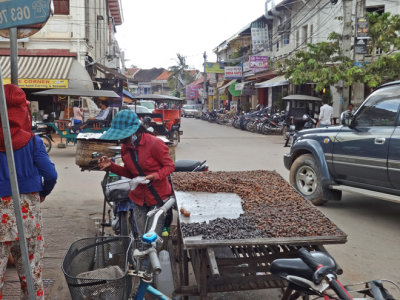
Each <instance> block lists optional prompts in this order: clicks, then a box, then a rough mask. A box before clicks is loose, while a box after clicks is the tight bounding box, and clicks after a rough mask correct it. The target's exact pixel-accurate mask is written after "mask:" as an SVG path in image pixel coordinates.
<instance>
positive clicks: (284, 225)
mask: <svg viewBox="0 0 400 300" xmlns="http://www.w3.org/2000/svg"><path fill="white" fill-rule="evenodd" d="M172 182H173V185H174V189H175V190H176V191H194V192H211V193H218V192H220V193H222V192H224V193H236V194H238V195H239V196H240V197H241V198H242V200H243V203H242V206H243V210H244V215H242V216H241V217H239V218H237V219H226V218H222V219H216V220H213V221H210V223H209V224H206V223H181V229H182V234H183V235H184V236H193V235H199V234H201V235H203V238H204V239H246V238H254V237H260V238H275V237H310V236H313V237H319V236H343V235H345V234H344V233H343V232H342V231H341V230H340V229H338V228H337V226H336V225H335V224H333V223H332V222H331V221H330V220H329V219H328V218H327V217H326V216H325V215H324V214H323V213H322V212H321V211H320V210H318V209H317V208H316V207H315V206H313V205H312V204H311V203H309V202H308V201H307V200H305V199H304V198H303V197H302V196H301V195H299V194H298V193H297V192H296V191H295V189H294V188H293V187H291V186H290V185H289V183H288V182H286V181H285V180H284V179H283V178H282V177H281V176H280V175H279V174H278V173H277V172H275V171H263V170H259V171H235V172H191V173H182V172H178V173H173V175H172ZM227 205H229V203H227Z"/></svg>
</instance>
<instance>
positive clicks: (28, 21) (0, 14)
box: [0, 0, 50, 29]
mask: <svg viewBox="0 0 400 300" xmlns="http://www.w3.org/2000/svg"><path fill="white" fill-rule="evenodd" d="M49 16H50V0H1V1H0V29H6V28H11V27H21V26H24V25H33V24H39V23H44V22H46V21H47V19H48V18H49Z"/></svg>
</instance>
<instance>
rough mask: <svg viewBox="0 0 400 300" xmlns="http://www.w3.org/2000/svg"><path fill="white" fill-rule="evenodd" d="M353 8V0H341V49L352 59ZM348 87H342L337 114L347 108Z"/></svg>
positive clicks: (348, 98) (348, 100)
mask: <svg viewBox="0 0 400 300" xmlns="http://www.w3.org/2000/svg"><path fill="white" fill-rule="evenodd" d="M352 10H353V0H343V41H342V51H343V55H344V56H347V57H349V58H350V59H352V58H353V57H352V55H351V46H352V40H351V38H352V33H353V30H352V22H351V14H352ZM349 94H350V87H348V86H344V84H343V88H342V97H341V101H340V104H339V115H340V114H341V113H342V112H343V111H345V110H346V109H347V106H348V104H349V102H350V95H349Z"/></svg>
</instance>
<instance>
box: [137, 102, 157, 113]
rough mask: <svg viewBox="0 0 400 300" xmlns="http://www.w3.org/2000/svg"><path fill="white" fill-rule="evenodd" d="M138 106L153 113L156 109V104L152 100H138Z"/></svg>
mask: <svg viewBox="0 0 400 300" xmlns="http://www.w3.org/2000/svg"><path fill="white" fill-rule="evenodd" d="M136 104H137V105H140V106H144V107H147V108H148V109H149V110H150V111H151V112H153V111H154V110H155V109H156V103H155V102H154V101H151V100H138V101H137V102H136Z"/></svg>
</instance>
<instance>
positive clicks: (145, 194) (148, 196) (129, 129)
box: [98, 110, 175, 236]
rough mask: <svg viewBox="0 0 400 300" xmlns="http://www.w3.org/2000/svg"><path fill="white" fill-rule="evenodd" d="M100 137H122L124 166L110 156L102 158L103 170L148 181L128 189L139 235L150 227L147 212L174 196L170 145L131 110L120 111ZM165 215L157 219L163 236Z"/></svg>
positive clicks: (157, 228) (173, 168)
mask: <svg viewBox="0 0 400 300" xmlns="http://www.w3.org/2000/svg"><path fill="white" fill-rule="evenodd" d="M100 139H103V140H120V141H121V144H122V146H121V157H122V160H123V162H124V166H123V167H122V166H119V165H117V164H115V163H114V162H113V161H112V160H111V159H110V158H108V157H107V156H103V157H101V158H100V160H99V163H98V165H99V167H100V169H101V170H109V171H111V172H113V173H115V174H117V175H120V176H124V177H127V178H135V177H138V176H145V180H146V181H149V183H150V185H149V184H139V185H138V186H137V187H136V188H135V189H134V190H131V191H130V192H129V198H130V199H131V200H132V201H133V203H134V208H133V214H134V218H135V222H136V227H137V230H138V233H139V235H140V236H142V235H143V234H144V233H146V232H147V230H148V229H149V228H150V226H151V223H152V219H150V220H149V222H148V224H147V225H148V227H147V228H145V223H146V215H147V213H148V212H149V211H150V210H152V209H153V208H155V207H160V206H161V205H162V204H163V203H164V202H165V201H166V200H167V199H169V197H170V196H171V195H172V187H171V184H170V182H169V180H168V175H169V174H171V173H172V172H173V171H174V170H175V165H174V162H173V161H172V159H171V157H170V155H169V150H168V147H167V145H166V144H165V143H164V142H163V141H162V140H161V139H159V138H158V137H156V136H153V135H152V134H151V133H150V132H148V131H147V130H146V129H145V128H144V127H143V126H141V125H140V120H139V118H138V116H137V115H136V113H134V112H133V111H131V110H122V111H120V112H119V113H118V114H117V115H116V116H115V117H114V119H113V121H112V123H111V128H110V129H109V130H108V131H107V132H106V133H104V134H103V135H102V136H101V137H100ZM164 220H165V218H164V216H161V217H160V219H159V220H158V225H157V227H156V233H157V234H158V235H159V236H161V233H162V228H163V225H164Z"/></svg>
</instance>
